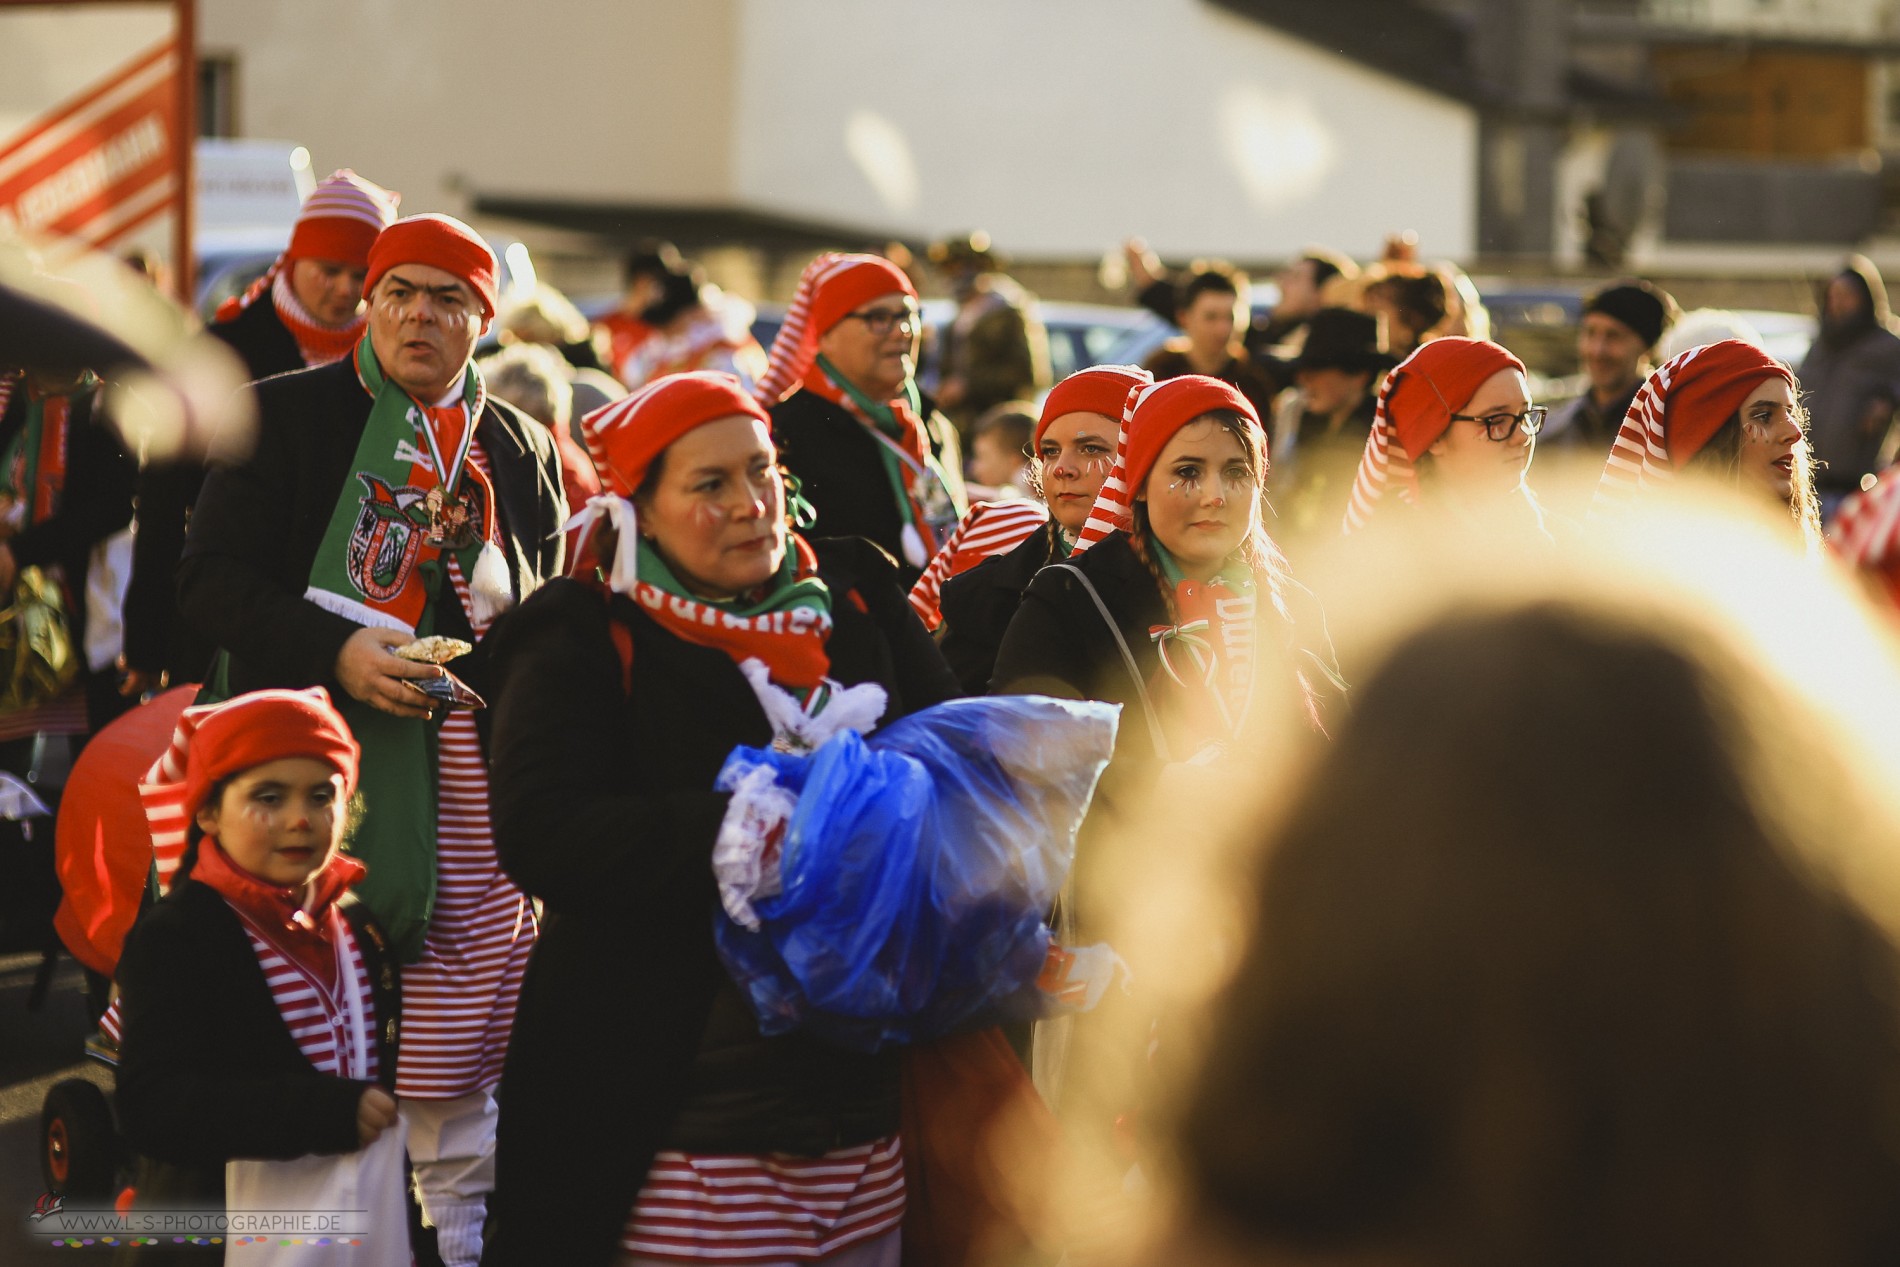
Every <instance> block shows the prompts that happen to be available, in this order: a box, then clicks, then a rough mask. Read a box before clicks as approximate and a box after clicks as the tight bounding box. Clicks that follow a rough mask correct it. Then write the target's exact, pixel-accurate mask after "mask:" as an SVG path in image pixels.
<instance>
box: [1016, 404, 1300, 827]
mask: <svg viewBox="0 0 1900 1267" xmlns="http://www.w3.org/2000/svg"><path fill="white" fill-rule="evenodd" d="M1129 407H1130V412H1129V413H1128V414H1127V418H1128V423H1127V439H1126V443H1125V445H1124V447H1123V450H1122V454H1121V457H1120V460H1119V462H1118V464H1117V470H1115V471H1114V472H1112V473H1111V474H1110V475H1109V477H1108V479H1107V480H1106V481H1105V482H1104V484H1103V488H1102V492H1101V495H1100V497H1099V498H1098V499H1097V502H1096V506H1095V508H1094V510H1093V511H1092V512H1091V518H1090V520H1089V522H1088V523H1086V524H1084V525H1083V528H1082V533H1081V545H1082V547H1083V548H1082V550H1081V553H1080V554H1079V555H1077V557H1075V558H1074V559H1073V560H1072V561H1070V562H1068V563H1065V564H1061V565H1058V566H1055V567H1050V568H1045V569H1044V570H1043V571H1042V572H1040V573H1038V574H1037V576H1036V578H1035V579H1034V580H1033V581H1031V582H1030V584H1029V588H1028V590H1027V592H1026V593H1025V594H1024V595H1023V600H1022V606H1021V607H1020V609H1019V610H1018V611H1017V613H1016V615H1015V618H1014V619H1013V620H1011V622H1010V624H1009V629H1008V631H1007V632H1006V633H1005V634H1004V636H1003V641H1002V646H1001V647H1000V648H999V650H998V652H997V656H996V669H995V672H994V674H993V676H992V679H991V680H992V682H993V684H994V688H993V689H995V690H996V691H998V692H1004V691H1031V692H1038V693H1046V694H1052V695H1063V696H1071V697H1076V696H1079V697H1081V698H1084V699H1098V700H1108V701H1111V702H1114V703H1121V704H1125V705H1127V711H1126V713H1125V714H1124V716H1123V719H1122V727H1121V731H1120V733H1119V734H1118V735H1117V737H1116V743H1115V747H1116V766H1120V767H1122V769H1123V771H1124V774H1123V776H1122V778H1109V777H1105V779H1104V783H1103V788H1102V790H1101V791H1099V792H1098V793H1097V796H1096V804H1097V805H1098V806H1099V805H1102V804H1112V803H1113V802H1114V800H1115V799H1116V798H1115V791H1114V788H1115V785H1116V784H1121V785H1122V786H1126V784H1125V783H1123V779H1125V778H1126V777H1127V771H1128V770H1130V769H1131V768H1148V769H1152V768H1153V764H1152V763H1156V762H1168V761H1185V760H1188V759H1190V758H1193V757H1195V756H1197V755H1198V754H1200V753H1201V752H1202V750H1203V749H1205V748H1206V747H1208V746H1209V745H1220V744H1227V743H1230V742H1233V741H1236V740H1244V739H1245V737H1246V735H1247V733H1248V724H1249V720H1250V717H1251V716H1252V713H1253V705H1254V697H1255V694H1256V691H1255V686H1256V684H1257V682H1258V681H1259V680H1260V678H1261V676H1262V675H1263V674H1285V675H1286V676H1287V678H1288V679H1289V680H1293V681H1296V682H1297V685H1298V689H1300V691H1301V692H1302V693H1303V695H1304V696H1305V697H1306V699H1307V701H1308V703H1309V705H1311V706H1312V707H1313V708H1315V709H1317V708H1318V707H1319V703H1318V701H1319V697H1320V693H1321V692H1322V691H1323V690H1325V689H1327V688H1328V687H1329V685H1330V684H1331V683H1333V682H1336V680H1337V675H1336V671H1335V669H1334V665H1333V661H1332V652H1331V647H1330V645H1329V644H1328V641H1327V639H1326V637H1325V632H1324V623H1323V620H1322V619H1321V618H1320V617H1319V615H1318V612H1317V608H1316V607H1315V606H1313V605H1311V602H1310V595H1307V594H1306V592H1305V590H1304V589H1303V588H1302V587H1301V586H1299V585H1298V584H1297V583H1296V582H1294V581H1293V579H1292V577H1291V576H1290V575H1289V574H1288V572H1287V568H1286V563H1285V560H1284V559H1283V558H1282V556H1281V554H1280V551H1279V548H1278V547H1277V546H1276V545H1275V544H1274V543H1273V540H1272V538H1270V537H1269V536H1268V535H1267V531H1266V528H1265V525H1264V523H1263V520H1262V511H1263V507H1264V503H1265V490H1266V474H1267V457H1266V433H1265V431H1264V430H1263V428H1262V427H1261V425H1260V419H1259V417H1258V415H1256V414H1255V413H1254V410H1253V406H1252V405H1251V404H1250V403H1249V402H1248V400H1247V398H1246V397H1245V396H1243V395H1241V393H1240V392H1239V391H1238V390H1236V389H1235V388H1234V387H1232V386H1231V385H1229V384H1227V383H1224V382H1221V381H1220V380H1219V379H1212V378H1206V377H1203V376H1200V375H1185V376H1183V377H1180V378H1173V379H1169V380H1167V381H1166V382H1163V383H1157V384H1154V385H1152V386H1149V387H1146V388H1142V389H1140V390H1139V391H1138V392H1136V393H1133V394H1131V396H1130V398H1129ZM1131 761H1132V763H1133V764H1132V766H1131V765H1130V762H1131ZM1115 769H1116V767H1115V766H1111V775H1112V774H1113V771H1114V770H1115Z"/></svg>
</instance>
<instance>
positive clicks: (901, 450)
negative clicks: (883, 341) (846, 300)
mask: <svg viewBox="0 0 1900 1267" xmlns="http://www.w3.org/2000/svg"><path fill="white" fill-rule="evenodd" d="M801 385H802V386H803V387H804V388H805V390H806V391H809V392H813V393H815V394H817V395H819V396H822V397H824V398H825V399H826V400H828V401H830V402H831V403H832V404H834V405H837V406H838V407H839V408H841V409H843V410H845V411H846V412H848V413H849V414H851V415H852V416H853V417H854V418H856V419H857V420H858V421H859V422H862V423H863V424H864V425H865V426H867V427H869V428H870V430H871V434H872V435H874V436H875V437H877V440H878V455H879V456H880V457H881V458H883V459H884V474H885V477H886V478H887V479H889V481H890V484H891V492H892V495H893V496H894V497H895V498H896V499H897V512H898V514H899V515H901V516H902V517H903V521H904V533H903V545H904V560H905V562H907V563H909V564H910V565H911V566H912V567H917V568H921V567H923V566H924V565H925V564H926V563H929V562H930V559H931V556H933V555H935V554H936V553H937V551H938V550H940V549H942V548H943V543H944V542H945V541H946V540H948V539H949V537H950V533H951V532H952V531H953V530H954V529H955V528H956V526H957V523H958V521H959V520H961V519H962V518H963V515H964V512H965V511H967V510H968V509H969V507H968V506H965V505H962V504H960V499H959V496H958V493H957V491H956V488H957V486H956V485H953V484H952V482H951V480H950V479H949V478H948V477H947V476H946V475H945V474H944V470H943V466H942V465H941V464H940V463H939V462H938V461H937V456H936V454H935V453H933V452H932V451H931V448H930V434H929V432H928V431H927V430H926V429H925V427H924V422H923V418H922V409H923V398H922V397H921V396H919V395H918V394H917V384H916V383H915V382H913V381H911V380H909V379H906V380H905V381H904V386H903V390H902V391H901V392H900V393H899V394H898V395H897V396H896V397H894V398H893V399H891V400H889V401H878V400H873V399H871V398H870V397H869V396H866V395H865V394H864V393H863V392H861V391H859V390H858V389H857V388H856V387H853V386H852V385H851V383H850V382H849V381H847V380H846V379H845V377H844V375H842V374H840V373H838V372H837V371H836V369H834V368H833V366H832V364H831V362H829V361H827V360H826V359H825V358H824V357H823V356H820V357H818V358H816V359H815V360H814V361H813V363H812V367H811V369H810V370H809V371H807V372H806V374H805V378H804V381H803V383H802V384H801ZM821 526H822V525H821Z"/></svg>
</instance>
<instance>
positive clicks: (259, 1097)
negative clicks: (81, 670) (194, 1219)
mask: <svg viewBox="0 0 1900 1267" xmlns="http://www.w3.org/2000/svg"><path fill="white" fill-rule="evenodd" d="M359 757H360V749H359V748H358V747H357V743H356V740H355V738H354V737H353V736H352V735H351V733H350V729H349V727H348V725H347V724H346V723H345V722H344V720H343V718H342V716H341V715H339V714H338V713H337V711H336V710H335V709H334V708H333V707H332V706H331V704H330V699H329V696H328V695H327V694H325V693H324V691H323V690H322V689H321V688H312V689H310V690H305V691H287V690H269V691H254V692H252V693H250V694H247V695H240V696H238V697H237V698H235V699H233V700H230V701H229V702H228V703H224V704H218V705H211V706H206V707H202V708H190V709H187V710H185V712H184V714H183V715H182V716H181V717H180V718H179V723H178V730H177V732H176V734H175V735H174V737H173V740H172V747H171V751H170V752H168V753H167V754H166V756H165V757H163V758H161V759H160V761H159V762H158V764H157V765H156V766H154V767H153V769H152V771H151V773H150V774H149V775H148V776H147V778H146V781H145V783H144V784H142V785H141V787H140V794H141V796H142V797H143V798H144V801H145V806H146V814H147V817H148V819H149V820H150V821H151V823H152V828H153V835H154V837H155V838H157V837H159V836H162V835H164V834H166V833H167V832H178V831H184V832H186V833H187V835H188V837H189V839H190V842H191V843H190V845H189V847H188V848H187V850H186V854H185V858H184V861H183V863H182V864H181V865H180V867H179V870H178V874H177V877H176V878H175V879H174V882H173V884H172V886H171V890H170V892H168V893H167V894H166V895H165V897H163V898H162V899H160V900H159V902H158V903H157V904H156V905H154V906H153V907H152V908H151V909H150V910H149V911H148V912H146V914H145V916H144V917H143V918H142V919H141V920H140V921H139V923H138V924H137V925H136V926H135V927H134V928H133V930H132V933H131V935H130V937H129V938H128V939H127V941H126V946H125V953H124V956H123V957H122V958H121V960H120V963H119V985H120V988H121V991H122V994H121V1005H122V1008H123V1015H124V1041H123V1049H122V1057H121V1063H120V1066H119V1077H118V1094H119V1116H120V1121H121V1124H122V1127H123V1129H124V1133H125V1137H126V1140H127V1142H128V1143H130V1144H131V1146H132V1148H133V1150H134V1151H135V1152H136V1153H137V1154H138V1155H139V1159H140V1166H139V1178H138V1183H137V1192H138V1198H137V1201H138V1207H139V1208H142V1209H148V1210H164V1209H203V1208H204V1207H205V1206H209V1205H213V1204H215V1205H219V1206H223V1207H224V1208H225V1209H226V1211H227V1213H228V1215H229V1219H230V1222H229V1225H228V1227H226V1228H224V1229H222V1230H223V1234H224V1243H225V1246H226V1249H227V1252H228V1253H230V1254H233V1255H239V1256H244V1255H249V1256H251V1258H253V1259H254V1258H256V1257H261V1256H264V1255H267V1254H268V1255H269V1256H270V1257H271V1261H273V1262H277V1261H280V1260H283V1261H289V1260H294V1259H300V1258H301V1257H306V1256H311V1255H316V1254H318V1253H319V1248H317V1247H316V1246H317V1242H318V1241H319V1240H324V1239H327V1240H328V1241H329V1242H330V1243H331V1244H336V1243H344V1244H348V1243H351V1242H357V1244H356V1245H355V1247H354V1248H353V1249H352V1251H351V1252H352V1254H353V1257H352V1258H351V1261H352V1262H353V1263H360V1264H376V1265H377V1267H382V1265H383V1264H389V1265H391V1267H395V1265H397V1264H406V1263H408V1262H410V1248H409V1240H408V1231H407V1227H408V1221H407V1209H406V1205H405V1197H404V1170H403V1131H402V1127H401V1121H400V1119H399V1118H398V1117H397V1114H396V1101H395V1098H394V1097H393V1095H392V1094H391V1092H390V1087H391V1086H392V1084H393V1082H394V1079H395V1072H396V1061H395V1054H394V1053H395V1041H396V1034H397V1016H398V1012H399V1004H398V1001H397V997H396V991H395V976H394V973H393V971H392V970H391V968H390V967H389V966H388V965H387V963H386V962H385V960H384V956H383V937H382V934H381V932H380V931H379V930H378V929H377V928H376V927H375V926H374V925H373V924H372V923H370V922H369V921H368V920H367V918H366V917H365V916H364V915H363V914H362V912H361V911H360V909H358V908H356V907H355V905H354V903H353V900H352V899H351V898H350V897H349V896H348V889H349V887H350V885H351V884H353V883H354V882H355V881H356V880H358V879H360V878H361V877H362V875H363V873H364V870H365V868H364V867H363V864H362V863H360V862H358V861H356V860H355V859H354V858H351V857H350V856H348V855H347V854H344V853H343V852H341V845H342V841H343V834H344V826H345V820H346V818H347V807H348V805H349V800H350V797H351V796H352V795H353V794H354V792H355V790H356V780H357V765H358V760H359ZM247 1210H248V1211H261V1210H269V1211H273V1212H277V1213H280V1214H282V1213H288V1214H294V1215H295V1216H296V1218H297V1219H300V1220H302V1222H298V1223H296V1224H295V1225H294V1226H292V1225H278V1224H272V1225H271V1226H268V1227H266V1226H264V1225H262V1224H261V1223H260V1224H259V1225H257V1226H255V1227H253V1226H252V1225H251V1224H250V1223H249V1222H247V1221H246V1219H245V1217H244V1214H243V1212H244V1211H247ZM266 1232H268V1233H269V1235H268V1236H266V1235H264V1233H266ZM322 1252H334V1251H333V1250H331V1249H328V1248H324V1249H323V1250H322Z"/></svg>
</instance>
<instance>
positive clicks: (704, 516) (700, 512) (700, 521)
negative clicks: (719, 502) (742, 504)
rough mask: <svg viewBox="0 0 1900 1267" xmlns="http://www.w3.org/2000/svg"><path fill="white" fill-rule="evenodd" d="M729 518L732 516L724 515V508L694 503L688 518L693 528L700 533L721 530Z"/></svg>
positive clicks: (705, 503) (704, 503)
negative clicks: (699, 530)
mask: <svg viewBox="0 0 1900 1267" xmlns="http://www.w3.org/2000/svg"><path fill="white" fill-rule="evenodd" d="M730 518H732V516H731V515H729V514H728V513H726V509H725V507H723V506H715V505H713V504H712V503H710V502H695V503H694V504H693V509H692V513H691V514H690V515H689V516H688V519H689V521H690V522H691V523H692V525H693V527H695V528H698V529H701V530H702V531H710V530H712V529H715V528H723V527H725V524H726V521H727V520H728V519H730Z"/></svg>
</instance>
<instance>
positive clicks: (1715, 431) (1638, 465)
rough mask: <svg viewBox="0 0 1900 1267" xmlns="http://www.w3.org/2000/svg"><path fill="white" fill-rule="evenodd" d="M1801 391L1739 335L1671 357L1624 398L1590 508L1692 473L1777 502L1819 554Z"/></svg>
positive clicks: (1608, 506) (1603, 507)
mask: <svg viewBox="0 0 1900 1267" xmlns="http://www.w3.org/2000/svg"><path fill="white" fill-rule="evenodd" d="M1798 395H1799V390H1798V388H1797V387H1796V386H1795V381H1794V375H1793V373H1791V372H1790V371H1789V369H1788V367H1787V366H1785V365H1783V364H1782V363H1781V362H1780V361H1777V360H1776V359H1775V358H1774V357H1772V356H1770V355H1768V353H1766V352H1764V351H1763V350H1762V349H1761V348H1759V347H1757V346H1755V345H1754V344H1752V343H1747V342H1744V341H1743V340H1741V339H1723V340H1722V341H1721V342H1719V343H1710V344H1706V345H1704V346H1702V347H1695V348H1690V349H1689V350H1688V351H1686V352H1684V353H1682V354H1681V355H1679V356H1676V357H1675V358H1673V359H1672V360H1670V361H1669V362H1668V363H1667V364H1665V365H1664V366H1662V368H1660V369H1658V370H1657V371H1656V372H1655V373H1653V374H1651V375H1650V376H1649V379H1648V381H1647V382H1645V383H1644V384H1643V386H1642V389H1641V390H1640V391H1638V392H1637V393H1636V399H1635V400H1633V401H1632V402H1630V408H1629V413H1628V414H1626V415H1625V416H1624V418H1623V426H1622V429H1621V430H1619V431H1618V432H1617V434H1616V443H1615V445H1614V446H1612V447H1611V449H1610V458H1609V462H1608V463H1607V464H1606V465H1605V466H1604V468H1603V480H1602V482H1601V483H1600V484H1598V485H1597V495H1596V500H1595V502H1594V503H1593V504H1592V505H1591V514H1592V515H1599V514H1604V513H1611V512H1613V511H1614V510H1615V508H1616V507H1617V506H1619V505H1621V504H1624V503H1626V502H1627V501H1628V500H1629V499H1630V498H1632V497H1634V496H1639V495H1640V494H1641V493H1643V492H1644V491H1645V490H1648V489H1653V488H1656V487H1658V486H1661V485H1666V484H1668V483H1670V482H1671V481H1672V480H1673V479H1674V478H1675V475H1676V473H1677V472H1678V471H1699V472H1702V473H1704V474H1707V475H1712V476H1714V477H1715V478H1717V479H1719V480H1722V481H1724V482H1726V483H1729V484H1732V485H1734V486H1735V487H1736V488H1738V489H1740V490H1742V492H1743V493H1744V494H1745V495H1747V496H1751V497H1761V498H1764V499H1766V500H1767V501H1768V502H1769V504H1771V505H1774V506H1776V507H1778V508H1784V509H1785V510H1786V511H1787V513H1788V516H1789V517H1790V518H1791V519H1792V520H1793V522H1794V525H1795V527H1796V529H1797V530H1798V531H1799V532H1800V533H1801V535H1802V537H1803V538H1804V539H1805V540H1806V542H1807V544H1808V545H1809V547H1810V548H1812V549H1817V550H1818V549H1819V548H1820V547H1821V544H1822V537H1821V505H1820V500H1819V498H1818V497H1817V496H1816V494H1815V491H1814V457H1813V453H1812V450H1810V449H1809V447H1808V437H1807V414H1806V412H1805V411H1803V410H1802V408H1801V405H1800V403H1799V400H1798Z"/></svg>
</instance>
